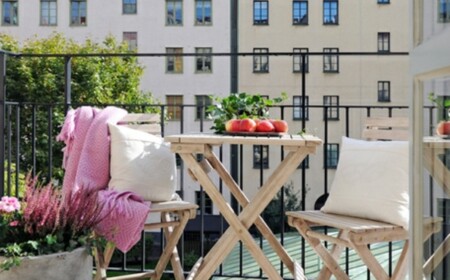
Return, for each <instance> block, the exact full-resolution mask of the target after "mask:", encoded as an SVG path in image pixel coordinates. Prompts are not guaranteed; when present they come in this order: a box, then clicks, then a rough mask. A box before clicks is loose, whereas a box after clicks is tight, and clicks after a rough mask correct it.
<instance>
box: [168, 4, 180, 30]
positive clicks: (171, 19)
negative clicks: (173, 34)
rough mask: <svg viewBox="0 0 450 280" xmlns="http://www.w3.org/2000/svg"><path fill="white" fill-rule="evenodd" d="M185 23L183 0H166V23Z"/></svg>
mask: <svg viewBox="0 0 450 280" xmlns="http://www.w3.org/2000/svg"><path fill="white" fill-rule="evenodd" d="M182 24H183V1H182V0H166V25H182Z"/></svg>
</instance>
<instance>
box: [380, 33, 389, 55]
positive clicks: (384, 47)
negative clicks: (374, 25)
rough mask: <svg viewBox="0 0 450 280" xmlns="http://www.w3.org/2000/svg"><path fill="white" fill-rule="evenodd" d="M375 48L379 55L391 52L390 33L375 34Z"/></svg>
mask: <svg viewBox="0 0 450 280" xmlns="http://www.w3.org/2000/svg"><path fill="white" fill-rule="evenodd" d="M377 48H378V52H380V53H388V52H390V51H391V33H390V32H378V34H377Z"/></svg>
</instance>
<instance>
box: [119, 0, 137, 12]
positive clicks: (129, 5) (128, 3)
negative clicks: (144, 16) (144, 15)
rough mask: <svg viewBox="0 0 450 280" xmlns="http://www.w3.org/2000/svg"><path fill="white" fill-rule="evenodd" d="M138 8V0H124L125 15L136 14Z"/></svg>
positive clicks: (123, 10) (123, 9)
mask: <svg viewBox="0 0 450 280" xmlns="http://www.w3.org/2000/svg"><path fill="white" fill-rule="evenodd" d="M137 9H138V7H137V0H122V14H123V15H136V14H137Z"/></svg>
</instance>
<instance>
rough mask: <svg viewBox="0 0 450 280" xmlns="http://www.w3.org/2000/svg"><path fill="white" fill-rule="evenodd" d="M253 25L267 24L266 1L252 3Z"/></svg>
mask: <svg viewBox="0 0 450 280" xmlns="http://www.w3.org/2000/svg"><path fill="white" fill-rule="evenodd" d="M253 24H255V25H268V24H269V2H268V1H267V0H254V1H253Z"/></svg>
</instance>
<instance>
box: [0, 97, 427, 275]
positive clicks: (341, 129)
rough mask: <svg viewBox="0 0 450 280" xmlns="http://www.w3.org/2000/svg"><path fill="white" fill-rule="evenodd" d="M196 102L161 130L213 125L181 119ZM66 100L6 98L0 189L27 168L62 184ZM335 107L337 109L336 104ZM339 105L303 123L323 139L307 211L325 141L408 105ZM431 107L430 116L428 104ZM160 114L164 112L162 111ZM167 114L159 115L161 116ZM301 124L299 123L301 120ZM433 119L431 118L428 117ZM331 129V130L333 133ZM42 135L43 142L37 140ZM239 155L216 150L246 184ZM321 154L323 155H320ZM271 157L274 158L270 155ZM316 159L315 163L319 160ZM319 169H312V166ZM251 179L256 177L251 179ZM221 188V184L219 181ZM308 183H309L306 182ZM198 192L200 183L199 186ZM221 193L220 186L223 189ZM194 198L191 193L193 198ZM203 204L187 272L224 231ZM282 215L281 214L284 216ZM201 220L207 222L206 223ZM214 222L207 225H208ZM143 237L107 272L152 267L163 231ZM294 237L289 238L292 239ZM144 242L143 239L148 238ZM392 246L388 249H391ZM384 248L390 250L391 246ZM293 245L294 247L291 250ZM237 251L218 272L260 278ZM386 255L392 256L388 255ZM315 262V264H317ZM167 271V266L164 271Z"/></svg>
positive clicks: (287, 234) (16, 183)
mask: <svg viewBox="0 0 450 280" xmlns="http://www.w3.org/2000/svg"><path fill="white" fill-rule="evenodd" d="M81 105H83V106H87V105H89V106H96V107H105V106H107V105H111V104H72V107H73V108H76V107H79V106H81ZM114 105H115V106H118V107H124V108H127V109H130V108H133V107H134V106H139V108H141V109H142V110H145V109H146V108H145V107H146V106H159V109H161V110H160V111H161V112H165V110H164V107H165V106H167V105H152V104H148V105H142V104H140V105H132V104H114ZM197 108H198V106H196V105H180V109H181V112H182V117H181V119H180V120H179V121H170V120H169V121H164V122H163V123H162V131H163V133H164V134H166V135H167V134H169V133H184V132H185V131H186V130H187V129H188V130H189V132H208V131H210V130H209V128H210V126H211V125H212V123H211V121H210V120H207V119H200V120H194V119H192V120H188V119H187V118H185V117H183V116H184V115H195V114H190V112H189V111H190V110H197ZM293 108H294V106H292V105H282V106H274V107H272V108H270V112H271V114H273V115H276V116H284V119H287V120H289V119H290V117H289V114H290V113H292V110H293ZM328 108H329V107H326V106H322V105H309V106H308V107H307V108H306V109H307V110H309V112H310V116H313V115H319V116H327V114H322V112H323V111H325V112H326V111H327V110H328ZM65 109H66V108H65V104H30V103H17V102H7V103H6V114H5V117H6V119H5V121H6V124H7V125H6V127H5V139H4V141H5V165H4V166H5V179H6V180H5V182H4V184H3V185H2V187H3V191H4V193H6V194H11V195H19V190H20V185H21V183H22V181H21V179H20V178H22V176H23V175H24V174H25V173H27V172H29V171H31V172H33V174H36V173H37V172H40V176H41V177H42V178H45V179H46V180H55V179H56V182H55V183H56V184H58V183H61V181H60V180H61V178H62V177H61V175H62V172H63V170H61V159H62V152H61V148H62V144H61V143H58V142H56V141H55V137H56V135H57V133H59V131H58V130H59V129H60V127H59V126H60V124H61V122H62V119H63V118H64V112H65ZM335 109H336V108H335ZM338 109H339V118H338V120H328V119H327V118H326V117H325V118H324V119H322V120H320V121H319V122H317V121H315V120H314V119H313V118H311V117H310V120H308V121H307V122H306V127H307V128H308V124H310V123H311V124H312V123H315V124H316V125H318V126H320V127H319V128H318V129H317V130H314V129H310V131H311V132H312V133H315V134H317V136H319V137H320V138H322V139H323V141H324V145H323V151H319V153H318V155H317V156H314V158H310V162H309V167H307V166H306V165H302V167H301V168H299V169H298V174H297V175H299V176H300V177H301V180H300V182H301V184H300V185H299V186H298V188H299V189H300V190H301V191H300V193H299V196H300V198H299V199H300V200H301V201H302V202H303V203H302V209H305V205H307V204H311V201H310V200H311V199H315V198H313V197H312V196H310V195H309V194H308V191H307V188H308V186H306V181H307V179H308V178H309V176H313V175H311V174H322V176H321V178H315V182H316V183H317V184H318V185H315V186H312V187H314V188H316V189H320V188H322V189H323V193H327V192H328V186H329V183H330V182H329V181H330V179H329V177H330V176H332V172H333V168H329V167H328V166H327V164H326V162H328V160H327V154H328V153H327V150H326V149H327V144H329V143H339V142H340V137H341V136H343V135H345V136H349V137H355V138H359V137H360V130H359V128H358V127H360V126H358V125H357V124H355V117H354V116H360V117H363V116H370V115H383V116H396V115H407V114H408V107H405V106H355V105H351V106H350V105H349V106H345V105H341V106H339V107H338ZM427 110H430V116H432V115H433V114H432V113H431V110H432V108H428V109H427ZM162 114H164V113H162ZM164 118H165V116H164V115H163V116H162V119H164ZM300 122H301V121H300ZM289 123H290V130H291V133H297V132H300V128H301V127H302V126H301V125H300V124H296V121H294V120H289ZM430 123H433V120H431V121H430ZM41 132H45V134H47V136H46V137H44V138H42V139H41V138H39V137H40V135H39V133H41ZM331 132H332V133H331ZM39 139H41V140H39ZM237 151H238V154H237V155H231V154H230V153H231V150H227V151H226V152H225V150H220V153H219V155H220V157H221V159H226V158H228V157H231V156H237V157H238V158H239V162H240V164H239V172H238V174H239V176H240V177H239V179H238V182H239V183H242V184H244V185H245V184H246V183H247V182H248V181H249V179H248V178H245V177H246V174H247V173H248V172H249V169H248V168H254V167H253V164H251V165H246V164H245V163H244V161H245V159H244V158H243V157H242V155H243V152H242V149H240V148H238V149H237ZM320 153H322V155H323V156H322V157H321V156H320ZM279 157H280V158H282V157H283V151H282V150H280V156H279ZM270 160H274V159H272V158H270ZM313 160H314V161H316V164H311V162H312V161H313ZM317 161H318V162H319V164H317ZM179 168H180V176H179V180H180V182H179V186H180V194H181V195H182V196H183V195H185V194H186V193H185V192H186V190H185V189H184V188H183V186H184V185H185V182H186V180H187V177H188V176H185V170H184V169H185V167H184V166H183V163H182V162H180V167H179ZM318 168H319V169H321V170H316V169H318ZM267 172H270V170H267V169H264V168H262V166H261V168H260V170H259V176H260V179H259V180H260V181H262V180H263V178H265V176H266V173H267ZM252 180H254V179H253V178H252ZM220 187H222V185H221V184H220ZM310 187H311V186H310ZM198 190H199V191H202V190H201V187H200V186H198ZM221 191H222V189H221ZM191 197H192V196H191ZM201 198H202V200H201V201H196V202H197V203H199V204H200V205H201V206H204V204H205V203H204V199H205V196H204V195H202V196H201ZM284 199H286V197H284V193H283V192H282V193H281V194H280V196H279V197H278V201H274V203H275V204H276V205H277V206H276V207H279V210H278V213H284V212H285V211H287V210H291V209H286V208H285V204H284V203H282V201H284ZM204 211H205V210H204V207H201V208H200V211H199V213H198V217H197V218H196V219H195V221H193V223H195V224H193V225H190V227H189V228H188V229H187V231H186V233H185V236H184V238H183V240H182V242H181V243H180V250H181V252H182V254H181V255H182V259H183V263H184V265H185V268H186V271H188V270H189V268H190V266H191V265H192V264H193V263H192V261H193V260H195V259H196V258H197V257H199V256H201V255H204V254H206V253H207V251H208V250H209V248H210V247H211V246H212V245H213V244H214V241H215V239H217V238H218V237H219V236H220V235H221V234H222V233H223V232H224V230H225V229H226V227H227V225H226V223H225V221H224V220H223V219H222V218H221V217H220V215H217V214H215V215H210V214H206V213H205V212H204ZM282 216H283V215H282ZM280 221H281V222H280V224H279V225H277V226H276V228H275V229H274V230H275V231H276V232H277V234H278V236H279V238H280V240H281V243H282V244H283V245H285V244H286V246H290V247H291V246H294V247H295V248H294V250H297V251H298V252H300V253H299V254H297V253H296V254H295V258H298V260H299V261H300V262H301V264H302V265H303V267H304V268H305V271H306V272H307V273H314V271H315V269H313V268H311V267H310V263H311V258H312V259H314V257H311V256H310V255H308V254H307V253H308V249H307V246H306V245H305V244H304V241H303V240H302V238H301V237H300V236H299V235H298V234H295V232H294V233H292V230H291V229H290V228H288V227H287V226H286V221H285V219H284V216H283V217H282V219H281V220H280ZM205 223H208V226H206V224H205ZM211 223H217V225H216V226H214V227H213V228H212V229H211V226H210V224H211ZM254 236H255V238H257V239H259V242H260V244H261V246H267V245H265V244H264V242H263V239H262V238H261V237H260V236H259V234H258V233H257V231H254ZM143 237H145V238H143V239H142V241H141V242H140V243H139V244H138V245H137V246H136V248H134V249H133V250H132V251H130V252H129V253H128V254H125V255H122V254H121V253H117V254H116V255H115V257H114V259H113V262H112V267H111V270H117V271H125V272H126V271H135V270H145V269H149V268H150V267H151V263H152V262H153V261H154V260H153V259H152V258H154V255H155V254H156V253H157V251H158V250H161V246H162V243H163V240H162V238H161V235H160V234H158V233H156V234H155V233H145V234H143ZM293 238H294V239H295V240H297V241H296V242H292V239H293ZM146 240H147V241H146ZM149 240H151V241H149ZM389 248H390V249H389ZM389 248H388V251H389V250H391V251H392V250H393V249H392V246H391V247H389ZM290 249H292V248H290ZM237 250H238V252H239V254H238V257H239V261H238V264H237V265H235V266H234V269H235V270H234V271H231V268H230V266H229V265H228V266H227V264H224V265H223V266H221V268H220V269H219V270H218V272H217V275H220V276H227V277H243V278H262V271H261V270H257V272H254V273H251V274H248V272H247V270H248V269H247V266H248V262H249V259H247V257H246V254H245V252H244V251H243V248H238V249H237ZM346 255H347V257H346V263H347V270H352V269H354V268H352V265H354V264H353V263H352V262H351V261H350V255H349V252H347V254H346ZM389 258H391V259H392V257H391V255H389ZM315 266H316V265H315ZM279 268H280V271H282V274H283V277H285V279H291V276H290V274H289V272H288V270H287V269H286V268H285V267H283V266H282V265H281V263H280V265H279ZM167 273H168V274H170V270H168V271H167Z"/></svg>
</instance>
